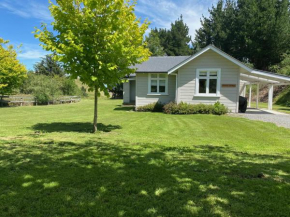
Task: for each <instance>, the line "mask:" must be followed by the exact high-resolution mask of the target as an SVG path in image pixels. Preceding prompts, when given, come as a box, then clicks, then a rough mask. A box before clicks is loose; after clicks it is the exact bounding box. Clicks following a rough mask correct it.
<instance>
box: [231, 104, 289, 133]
mask: <svg viewBox="0 0 290 217" xmlns="http://www.w3.org/2000/svg"><path fill="white" fill-rule="evenodd" d="M230 116H233V117H244V118H247V119H250V120H258V121H264V122H271V123H274V124H276V125H277V126H279V127H285V128H289V129H290V115H288V114H285V113H281V112H277V111H269V110H266V109H265V110H259V109H252V108H250V109H248V110H247V112H246V113H244V114H243V113H239V114H230Z"/></svg>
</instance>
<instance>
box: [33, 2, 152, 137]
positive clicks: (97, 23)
mask: <svg viewBox="0 0 290 217" xmlns="http://www.w3.org/2000/svg"><path fill="white" fill-rule="evenodd" d="M50 4H51V5H50V8H49V9H50V12H51V14H52V17H53V18H54V22H53V23H52V26H53V29H54V32H51V31H49V30H48V28H47V26H46V24H42V26H41V29H36V31H35V36H36V38H38V39H39V40H40V41H41V42H42V46H43V48H44V49H45V50H47V51H51V52H52V53H53V54H55V57H56V59H57V60H58V61H60V62H62V63H63V67H64V70H65V72H66V73H68V74H71V76H72V77H73V78H77V77H79V79H80V81H82V82H83V83H85V84H87V85H88V86H89V88H90V90H95V111H94V113H95V115H94V132H95V131H96V130H97V100H98V96H99V94H100V92H101V91H102V92H104V93H105V94H106V95H109V93H108V89H111V88H113V87H114V86H115V85H116V84H117V83H119V81H120V78H123V77H125V75H127V74H129V73H133V72H134V71H135V69H133V68H131V67H130V66H132V65H135V64H137V63H141V62H143V61H145V60H147V59H148V57H149V55H150V51H149V50H148V49H147V48H146V47H145V43H144V42H143V35H144V33H145V31H146V30H147V28H148V24H149V23H148V22H147V21H145V22H144V23H142V24H141V21H140V19H137V18H136V15H135V14H134V7H135V5H136V1H135V0H134V1H131V0H125V1H124V0H58V1H57V4H54V3H52V2H51V3H50Z"/></svg>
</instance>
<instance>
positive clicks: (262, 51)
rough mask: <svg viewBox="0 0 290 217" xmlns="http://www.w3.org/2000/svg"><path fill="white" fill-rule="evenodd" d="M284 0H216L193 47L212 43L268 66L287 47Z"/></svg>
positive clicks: (287, 19)
mask: <svg viewBox="0 0 290 217" xmlns="http://www.w3.org/2000/svg"><path fill="white" fill-rule="evenodd" d="M289 6H290V3H289V1H288V0H259V1H252V0H237V1H236V2H235V1H233V0H226V1H224V0H220V1H219V2H218V4H217V5H216V6H214V7H212V8H211V9H210V10H209V13H210V16H209V17H208V18H206V17H203V18H202V20H201V24H202V27H201V28H200V29H199V30H197V31H196V37H195V43H194V45H195V49H199V48H203V47H205V46H207V45H208V44H214V45H215V46H217V47H219V48H221V49H222V50H224V51H225V52H227V53H229V54H230V55H232V56H234V57H236V58H237V59H239V60H241V61H245V62H251V63H253V65H254V67H256V68H258V69H264V70H267V69H269V67H270V65H275V64H277V63H279V62H280V61H281V55H282V54H283V53H285V52H287V50H289V49H290V43H289V41H290V34H289V32H290V16H289V14H290V12H289Z"/></svg>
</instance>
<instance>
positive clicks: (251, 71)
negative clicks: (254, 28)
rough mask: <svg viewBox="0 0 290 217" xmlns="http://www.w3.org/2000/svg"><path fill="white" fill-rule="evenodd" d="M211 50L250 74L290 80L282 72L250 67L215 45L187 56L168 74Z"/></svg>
mask: <svg viewBox="0 0 290 217" xmlns="http://www.w3.org/2000/svg"><path fill="white" fill-rule="evenodd" d="M209 50H212V51H214V52H216V53H218V54H220V55H221V56H223V57H224V58H226V59H228V60H229V61H231V62H233V63H235V64H236V65H238V66H240V67H241V68H242V69H244V70H246V71H247V72H249V73H250V74H253V75H255V76H266V77H269V78H273V79H280V80H284V81H287V82H290V77H289V76H286V75H280V74H276V73H273V72H267V71H262V70H257V69H252V68H250V67H248V66H247V65H245V64H244V63H243V62H241V61H239V60H237V59H235V58H234V57H232V56H230V55H229V54H227V53H225V52H223V51H222V50H220V49H219V48H217V47H215V46H213V45H208V46H207V47H205V48H203V49H202V50H200V51H199V52H197V53H196V54H194V55H193V56H191V57H190V58H187V59H186V60H184V61H183V62H181V63H179V64H177V65H175V66H173V67H172V68H171V69H170V70H168V74H172V73H174V72H175V71H176V70H178V69H179V68H181V67H182V66H184V65H186V64H187V63H189V62H190V61H192V60H194V59H195V58H197V57H199V56H200V55H202V54H203V53H205V52H207V51H209Z"/></svg>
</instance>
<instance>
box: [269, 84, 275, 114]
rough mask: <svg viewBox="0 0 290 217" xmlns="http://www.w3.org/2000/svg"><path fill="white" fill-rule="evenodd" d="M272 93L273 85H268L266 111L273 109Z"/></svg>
mask: <svg viewBox="0 0 290 217" xmlns="http://www.w3.org/2000/svg"><path fill="white" fill-rule="evenodd" d="M273 92H274V85H273V84H269V94H268V97H269V99H268V110H272V109H273Z"/></svg>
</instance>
